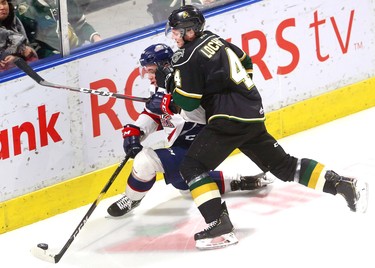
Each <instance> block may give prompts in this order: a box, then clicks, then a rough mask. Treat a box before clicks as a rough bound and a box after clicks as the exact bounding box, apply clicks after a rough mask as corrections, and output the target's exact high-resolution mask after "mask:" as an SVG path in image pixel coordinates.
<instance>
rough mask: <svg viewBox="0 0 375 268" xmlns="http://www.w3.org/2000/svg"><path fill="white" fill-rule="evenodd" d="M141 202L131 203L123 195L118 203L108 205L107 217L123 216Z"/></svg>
mask: <svg viewBox="0 0 375 268" xmlns="http://www.w3.org/2000/svg"><path fill="white" fill-rule="evenodd" d="M141 200H142V199H141ZM141 200H138V201H132V200H130V199H129V198H128V197H127V196H126V195H124V196H123V197H121V198H120V199H119V200H118V201H116V202H115V203H113V204H112V205H110V206H109V207H108V209H107V212H108V214H109V215H111V216H113V217H120V216H123V215H125V214H126V213H128V212H130V211H131V210H133V209H135V208H136V207H138V206H139V204H140V203H141Z"/></svg>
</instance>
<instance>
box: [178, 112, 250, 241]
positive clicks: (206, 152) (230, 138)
mask: <svg viewBox="0 0 375 268" xmlns="http://www.w3.org/2000/svg"><path fill="white" fill-rule="evenodd" d="M241 128H242V125H241V124H237V123H235V122H233V121H229V120H221V119H216V120H214V121H213V122H211V123H210V124H208V125H207V126H206V127H205V128H204V129H203V130H202V131H201V132H200V133H199V134H198V136H197V137H196V139H195V140H194V142H193V144H192V145H191V147H190V148H189V150H188V152H187V154H186V157H185V158H184V160H183V161H182V163H181V165H180V171H181V174H182V176H183V178H184V179H185V180H186V182H187V183H188V185H189V189H190V192H191V195H192V198H193V200H194V202H195V204H196V205H197V207H198V209H199V211H200V212H201V214H202V216H203V218H204V219H205V222H206V223H208V224H209V226H208V228H206V229H205V230H203V231H201V232H199V233H196V234H195V236H194V239H195V240H196V246H197V247H198V248H215V247H223V246H227V245H231V244H235V243H237V242H238V240H237V238H236V237H235V235H234V233H233V229H234V228H233V224H232V223H231V221H230V219H229V214H228V210H227V208H226V206H225V203H222V200H221V195H220V191H219V187H218V186H217V184H216V183H215V182H214V180H213V179H212V177H211V176H210V175H209V171H210V170H214V169H215V168H216V167H217V166H218V165H219V164H220V163H221V162H222V161H224V160H225V159H226V158H227V157H228V156H229V155H230V153H231V152H232V151H233V150H234V149H236V148H237V147H238V145H240V144H242V143H243V140H242V139H243V134H242V129H241ZM238 133H240V134H238ZM218 237H221V238H222V239H221V240H217V239H215V238H218Z"/></svg>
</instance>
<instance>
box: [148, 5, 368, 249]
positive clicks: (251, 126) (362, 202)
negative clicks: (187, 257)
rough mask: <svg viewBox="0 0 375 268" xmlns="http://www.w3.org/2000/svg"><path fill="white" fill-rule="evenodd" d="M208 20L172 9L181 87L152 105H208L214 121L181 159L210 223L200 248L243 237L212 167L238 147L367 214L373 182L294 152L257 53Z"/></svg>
mask: <svg viewBox="0 0 375 268" xmlns="http://www.w3.org/2000/svg"><path fill="white" fill-rule="evenodd" d="M205 22H206V20H205V17H204V16H203V13H202V12H201V11H200V10H199V9H198V8H196V7H194V6H191V5H186V6H182V7H180V8H178V9H176V10H174V11H173V12H172V13H171V14H170V16H169V18H168V23H167V25H166V33H169V32H170V33H171V38H172V39H173V40H174V41H175V42H176V45H177V47H178V48H179V49H178V50H177V51H175V52H174V55H173V57H172V67H173V70H174V74H173V77H174V87H173V89H172V90H170V92H171V93H172V94H170V95H169V96H167V95H168V94H165V95H164V96H163V95H154V96H153V97H152V98H151V100H150V102H149V103H148V105H149V106H150V107H152V106H153V103H155V104H157V103H161V104H162V105H161V108H162V109H163V110H167V111H168V113H172V112H173V111H172V109H168V103H167V102H165V101H164V100H169V103H173V105H178V106H179V108H180V109H181V110H182V111H183V110H185V111H188V112H193V111H195V110H196V109H198V108H199V107H203V109H204V110H205V112H206V122H207V124H206V125H205V127H203V128H202V130H201V131H200V132H199V133H198V135H197V136H196V138H195V139H194V141H193V142H192V144H191V146H190V147H189V149H188V151H187V152H186V154H185V156H184V159H182V161H181V164H180V172H181V175H182V177H183V178H184V180H185V181H186V183H187V185H188V186H189V189H190V192H191V195H192V198H193V199H194V202H195V204H196V206H197V208H198V210H199V211H200V213H201V214H202V216H203V218H204V220H205V222H206V223H207V224H208V227H207V228H206V229H204V230H203V231H201V232H198V233H196V234H195V235H194V239H195V241H196V247H197V248H198V249H213V248H220V247H225V246H229V245H233V244H236V243H237V242H238V239H237V237H236V236H235V233H234V227H233V224H232V222H231V220H230V218H229V213H228V209H227V207H226V205H225V202H222V197H221V193H220V190H219V189H218V187H217V186H216V184H215V183H213V182H214V180H213V178H212V176H211V175H210V173H209V171H210V170H213V169H215V168H216V167H217V166H218V165H219V164H220V163H221V162H222V161H223V160H224V159H226V158H227V156H228V155H229V154H230V153H231V152H232V151H233V150H234V149H236V148H238V149H239V150H240V151H241V152H242V153H243V154H244V155H246V156H247V157H249V158H250V159H251V160H252V161H253V162H255V163H256V164H257V165H258V167H259V168H260V169H261V170H262V171H263V172H271V173H272V174H273V175H274V176H275V177H277V178H278V179H280V180H282V181H285V182H291V181H292V182H296V183H299V184H301V185H304V186H306V187H309V188H311V189H315V190H318V191H322V192H325V193H328V194H332V195H336V194H340V195H342V196H343V197H344V198H345V200H346V203H347V205H348V207H349V208H350V210H351V211H353V212H365V211H366V209H367V200H368V199H367V198H368V186H367V183H366V182H365V181H363V180H359V179H357V178H349V177H344V176H341V175H339V174H337V173H336V172H334V171H332V170H330V169H328V168H327V167H326V166H325V165H324V164H322V163H319V162H317V161H315V160H313V159H309V158H297V157H294V156H292V155H290V154H287V153H286V152H285V151H284V149H283V148H282V147H281V145H280V144H279V143H278V141H277V140H275V138H274V137H272V135H271V134H270V133H268V131H267V129H266V125H265V114H264V109H263V104H262V98H261V96H260V94H259V91H258V89H257V87H256V86H255V84H254V82H253V80H252V78H251V76H250V75H249V73H248V72H247V66H250V65H248V64H247V62H249V60H250V57H249V56H248V55H247V54H246V53H245V52H244V51H243V50H242V49H240V48H239V47H237V46H236V45H234V44H232V43H229V42H227V41H226V40H224V39H223V38H221V37H220V36H218V35H216V34H214V33H212V32H211V31H207V30H204V25H205ZM172 100H173V102H172ZM154 111H155V112H157V109H154ZM291 224H293V223H291Z"/></svg>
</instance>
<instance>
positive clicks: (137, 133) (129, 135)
mask: <svg viewBox="0 0 375 268" xmlns="http://www.w3.org/2000/svg"><path fill="white" fill-rule="evenodd" d="M141 135H142V131H141V129H140V128H139V127H137V126H135V125H131V124H127V125H126V126H124V128H123V129H122V137H123V138H124V151H125V153H126V155H129V157H130V158H134V157H135V156H136V155H137V154H138V153H139V152H140V151H141V150H142V148H143V146H142V145H141V142H140V137H141Z"/></svg>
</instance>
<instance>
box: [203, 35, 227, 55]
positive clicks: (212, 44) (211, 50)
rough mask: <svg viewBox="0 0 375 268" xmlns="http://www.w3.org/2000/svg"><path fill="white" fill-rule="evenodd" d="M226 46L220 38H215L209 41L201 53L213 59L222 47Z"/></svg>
mask: <svg viewBox="0 0 375 268" xmlns="http://www.w3.org/2000/svg"><path fill="white" fill-rule="evenodd" d="M222 46H224V44H223V42H221V41H220V40H219V38H218V37H215V38H213V39H212V40H211V41H209V42H208V43H207V44H206V45H204V46H203V48H201V49H200V51H201V52H202V53H203V54H204V55H205V56H206V57H207V58H211V57H212V56H213V55H215V53H216V52H217V51H218V50H219V49H220V47H222Z"/></svg>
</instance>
